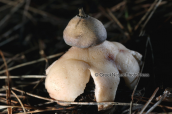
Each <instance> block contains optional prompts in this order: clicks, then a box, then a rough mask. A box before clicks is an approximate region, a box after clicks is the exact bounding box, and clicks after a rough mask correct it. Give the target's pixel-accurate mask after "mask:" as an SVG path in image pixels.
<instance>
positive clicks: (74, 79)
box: [45, 41, 140, 110]
mask: <svg viewBox="0 0 172 114" xmlns="http://www.w3.org/2000/svg"><path fill="white" fill-rule="evenodd" d="M132 53H133V51H130V50H128V49H127V48H125V47H124V46H123V45H122V44H120V43H115V42H113V43H111V42H108V41H105V42H103V43H102V44H100V45H97V46H94V47H90V48H86V49H85V48H84V49H82V48H77V47H72V48H71V49H69V51H68V52H67V53H65V54H64V55H63V56H62V57H61V58H60V59H59V60H57V61H55V62H54V63H53V64H52V65H51V66H50V67H49V68H48V69H47V70H46V74H47V78H46V82H45V86H46V89H47V91H48V92H49V94H50V96H51V97H52V98H54V99H57V100H62V101H74V100H75V99H76V98H77V97H78V96H79V95H80V94H82V93H83V92H84V89H85V86H86V84H87V83H88V81H89V78H90V74H91V76H92V77H93V79H94V82H95V96H96V101H97V102H113V101H114V99H115V95H116V90H117V87H118V84H119V81H120V79H119V77H118V76H107V77H101V75H100V73H103V74H107V73H108V74H111V73H116V74H118V73H119V71H120V72H122V73H125V72H129V73H138V72H139V69H140V68H139V65H138V63H137V60H136V59H135V58H134V57H133V55H132ZM135 53H137V52H135ZM137 55H139V53H138V54H137ZM95 73H98V74H99V75H98V76H96V75H95ZM134 79H135V77H125V79H124V80H125V82H126V84H127V86H128V87H129V88H133V86H134V85H135V81H134V83H132V84H130V83H131V82H132V81H133V80H134ZM109 107H111V105H98V110H105V109H107V108H109Z"/></svg>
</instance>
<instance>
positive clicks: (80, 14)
mask: <svg viewBox="0 0 172 114" xmlns="http://www.w3.org/2000/svg"><path fill="white" fill-rule="evenodd" d="M79 16H80V17H83V18H86V17H87V15H86V14H85V12H84V10H83V8H79Z"/></svg>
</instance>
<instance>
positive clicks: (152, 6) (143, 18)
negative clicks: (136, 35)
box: [134, 0, 158, 30]
mask: <svg viewBox="0 0 172 114" xmlns="http://www.w3.org/2000/svg"><path fill="white" fill-rule="evenodd" d="M157 1H158V0H155V1H154V3H153V4H152V5H151V7H150V8H149V9H148V11H147V12H146V14H145V15H144V16H143V17H142V18H141V20H140V21H139V22H138V24H137V25H136V26H135V28H134V29H135V30H137V28H138V27H139V25H140V24H141V23H142V21H143V20H145V18H146V17H147V15H148V14H149V13H150V11H151V10H152V9H153V8H154V6H155V4H156V2H157Z"/></svg>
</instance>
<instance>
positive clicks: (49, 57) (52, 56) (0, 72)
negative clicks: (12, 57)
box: [0, 52, 63, 74]
mask: <svg viewBox="0 0 172 114" xmlns="http://www.w3.org/2000/svg"><path fill="white" fill-rule="evenodd" d="M62 54H63V52H62V53H58V54H55V55H51V56H48V57H47V59H52V58H55V57H58V56H60V55H62ZM40 61H45V58H41V59H38V60H34V61H31V62H26V63H23V64H19V65H16V66H14V67H11V68H9V69H8V71H11V70H14V69H16V68H20V67H23V66H26V65H31V64H34V63H38V62H40ZM4 72H6V70H2V71H0V74H2V73H4Z"/></svg>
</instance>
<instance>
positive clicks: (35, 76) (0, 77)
mask: <svg viewBox="0 0 172 114" xmlns="http://www.w3.org/2000/svg"><path fill="white" fill-rule="evenodd" d="M45 77H46V76H45V75H22V76H10V78H11V79H13V78H45ZM6 78H7V76H0V79H6Z"/></svg>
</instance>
